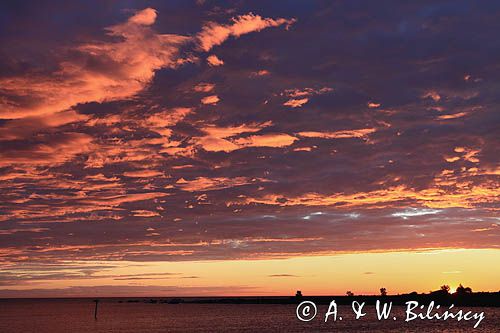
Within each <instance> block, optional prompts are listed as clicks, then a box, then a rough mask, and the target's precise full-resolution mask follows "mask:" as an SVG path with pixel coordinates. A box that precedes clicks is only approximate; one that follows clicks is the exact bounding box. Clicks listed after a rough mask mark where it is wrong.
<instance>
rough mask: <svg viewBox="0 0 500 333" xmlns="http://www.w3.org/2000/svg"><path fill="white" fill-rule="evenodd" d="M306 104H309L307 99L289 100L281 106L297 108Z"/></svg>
mask: <svg viewBox="0 0 500 333" xmlns="http://www.w3.org/2000/svg"><path fill="white" fill-rule="evenodd" d="M307 102H309V98H301V99H289V100H288V101H286V102H285V103H283V105H285V106H289V107H292V108H298V107H301V106H302V105H304V104H306V103H307Z"/></svg>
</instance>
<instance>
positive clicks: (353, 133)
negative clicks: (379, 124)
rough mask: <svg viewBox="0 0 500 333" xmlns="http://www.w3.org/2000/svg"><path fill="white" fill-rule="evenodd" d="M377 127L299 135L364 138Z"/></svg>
mask: <svg viewBox="0 0 500 333" xmlns="http://www.w3.org/2000/svg"><path fill="white" fill-rule="evenodd" d="M376 131H377V129H375V128H362V129H357V130H344V131H336V132H299V133H297V135H299V136H302V137H305V138H323V139H345V138H363V137H366V136H367V135H368V134H371V133H374V132H376Z"/></svg>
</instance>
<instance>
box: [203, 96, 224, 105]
mask: <svg viewBox="0 0 500 333" xmlns="http://www.w3.org/2000/svg"><path fill="white" fill-rule="evenodd" d="M219 101H220V99H219V97H218V96H217V95H211V96H206V97H203V98H202V99H201V103H202V104H205V105H209V104H210V105H215V104H217V102H219Z"/></svg>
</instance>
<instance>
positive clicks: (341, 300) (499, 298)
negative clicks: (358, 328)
mask: <svg viewBox="0 0 500 333" xmlns="http://www.w3.org/2000/svg"><path fill="white" fill-rule="evenodd" d="M94 299H100V300H103V301H110V302H119V303H151V304H298V303H300V302H302V301H305V300H309V301H313V302H315V303H316V304H329V303H330V302H331V301H332V299H335V301H336V302H337V304H339V305H350V304H351V303H352V302H353V301H358V302H366V304H375V302H376V301H377V300H384V301H386V302H392V303H393V304H394V305H404V304H405V303H406V302H408V301H418V302H420V303H429V302H431V301H435V302H436V303H439V304H442V305H450V304H455V305H456V306H483V307H500V292H494V293H492V292H477V293H470V294H466V295H457V294H437V295H436V294H432V293H431V294H416V293H412V294H402V295H387V296H380V295H359V296H339V295H337V296H335V295H332V296H301V297H296V296H185V297H158V296H139V297H135V296H133V297H125V296H119V297H113V296H112V297H95V296H94V297H15V298H14V297H9V298H0V302H1V301H9V300H35V301H37V300H38V301H43V300H68V301H70V300H89V301H92V300H94Z"/></svg>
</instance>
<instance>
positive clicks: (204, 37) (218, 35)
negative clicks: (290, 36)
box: [197, 13, 296, 51]
mask: <svg viewBox="0 0 500 333" xmlns="http://www.w3.org/2000/svg"><path fill="white" fill-rule="evenodd" d="M295 21H296V20H295V19H284V18H278V19H272V18H263V17H261V16H260V15H254V14H252V13H249V14H246V15H240V16H238V17H233V19H232V24H229V25H225V24H219V23H215V22H208V23H207V24H206V25H205V26H204V27H203V28H202V31H201V32H200V33H199V34H198V35H197V39H198V43H199V47H200V49H202V50H204V51H210V50H211V49H212V48H213V47H214V46H217V45H220V44H222V43H223V42H224V41H225V40H227V39H228V38H229V37H231V36H234V37H236V38H238V37H240V36H241V35H244V34H248V33H251V32H254V31H261V30H263V29H265V28H269V27H277V26H280V25H283V24H285V25H286V26H287V27H288V26H289V25H291V24H293V23H294V22H295Z"/></svg>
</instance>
